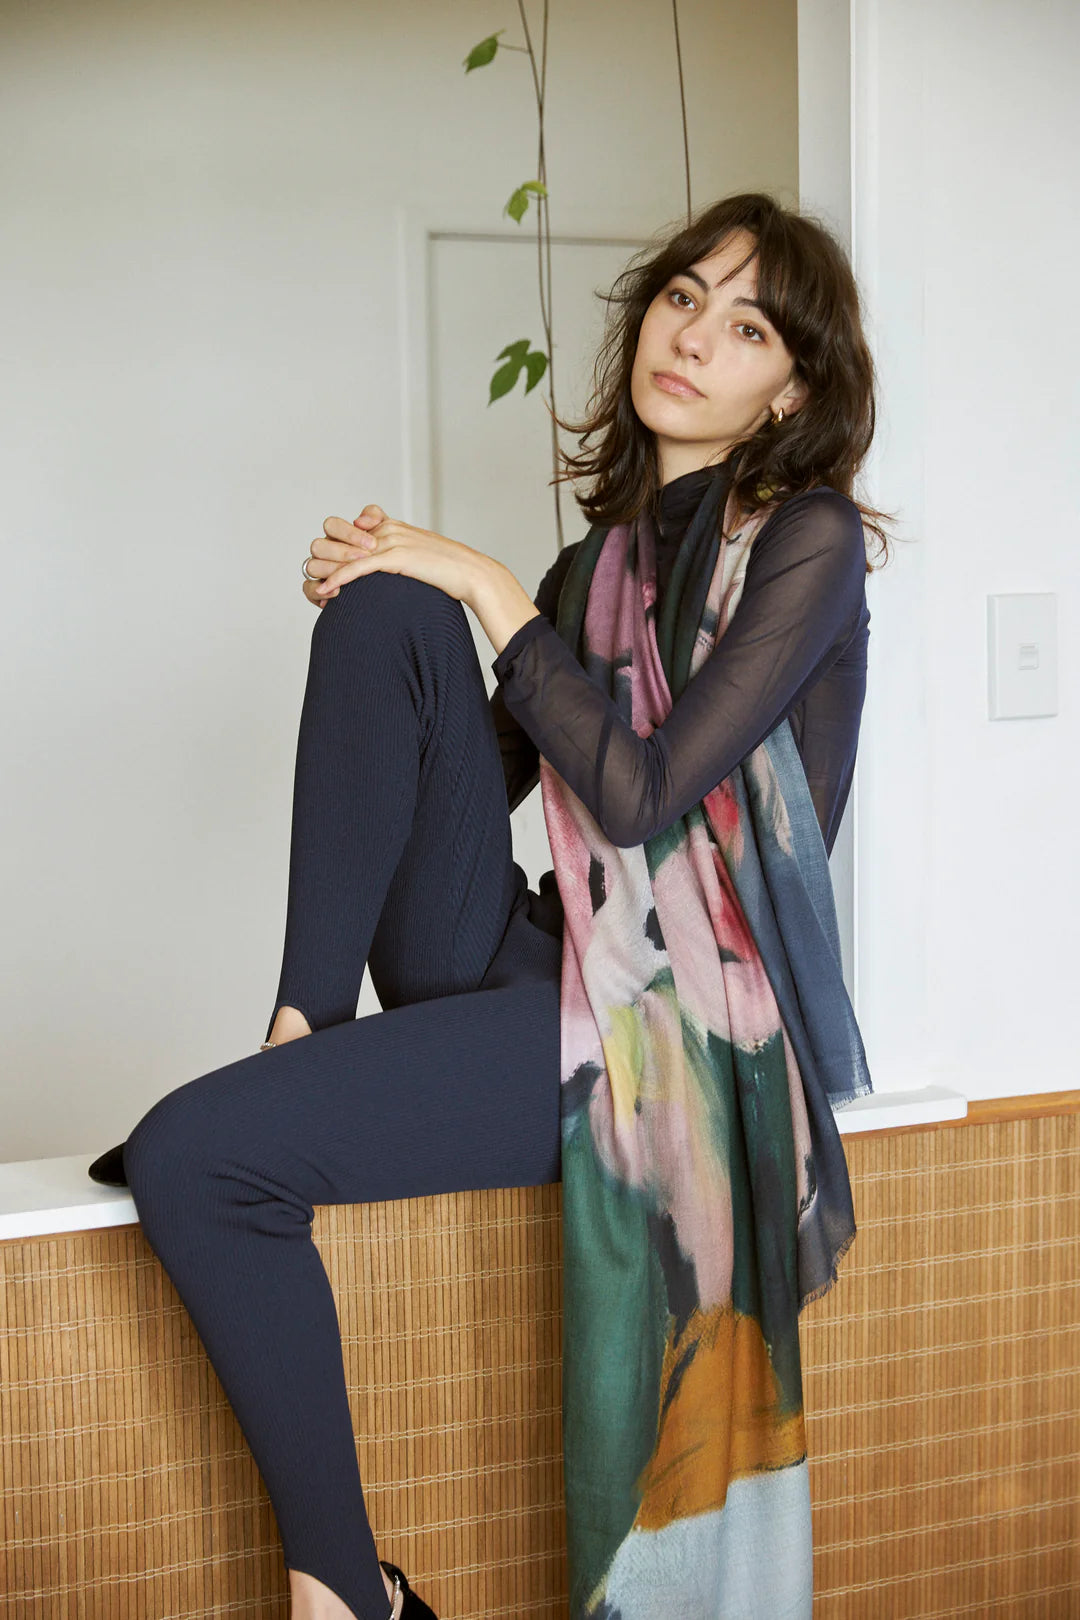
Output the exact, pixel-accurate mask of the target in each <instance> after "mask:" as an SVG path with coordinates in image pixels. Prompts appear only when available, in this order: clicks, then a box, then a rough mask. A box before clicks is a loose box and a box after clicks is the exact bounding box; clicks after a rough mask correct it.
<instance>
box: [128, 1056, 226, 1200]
mask: <svg viewBox="0 0 1080 1620" xmlns="http://www.w3.org/2000/svg"><path fill="white" fill-rule="evenodd" d="M187 1092H188V1087H187V1086H181V1087H179V1088H178V1090H176V1091H172V1092H169V1093H168V1094H167V1095H166V1096H164V1097H162V1098H161V1099H160V1101H159V1102H156V1103H155V1104H154V1106H153V1107H152V1108H151V1109H149V1111H148V1112H147V1113H145V1114H144V1115H143V1117H142V1119H140V1120H139V1122H138V1124H137V1125H136V1126H135V1128H134V1129H133V1130H132V1131H130V1132H129V1134H128V1139H127V1141H126V1142H125V1143H124V1175H125V1177H126V1178H127V1184H128V1187H129V1188H130V1190H131V1196H132V1199H133V1201H134V1203H135V1207H136V1209H137V1210H138V1211H139V1216H140V1219H142V1217H143V1215H144V1213H145V1212H146V1211H148V1210H150V1209H152V1208H154V1207H155V1206H158V1205H160V1204H163V1203H165V1202H166V1201H169V1200H171V1199H172V1198H175V1197H176V1195H177V1192H178V1190H179V1188H180V1186H181V1184H184V1183H186V1184H187V1185H188V1186H190V1184H191V1179H192V1177H197V1176H198V1175H199V1173H200V1171H201V1170H202V1169H203V1168H204V1157H205V1154H206V1152H207V1132H206V1130H205V1123H204V1126H203V1128H202V1129H200V1128H199V1127H198V1123H197V1115H198V1112H199V1108H198V1102H197V1099H196V1098H195V1097H194V1096H193V1095H185V1093H187Z"/></svg>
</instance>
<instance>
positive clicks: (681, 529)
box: [657, 457, 731, 547]
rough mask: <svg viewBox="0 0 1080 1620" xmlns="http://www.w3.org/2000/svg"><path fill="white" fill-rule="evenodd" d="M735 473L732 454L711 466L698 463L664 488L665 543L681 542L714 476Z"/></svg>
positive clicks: (662, 532) (661, 538) (659, 536)
mask: <svg viewBox="0 0 1080 1620" xmlns="http://www.w3.org/2000/svg"><path fill="white" fill-rule="evenodd" d="M730 474H731V465H730V457H726V458H725V459H724V460H723V461H718V462H713V463H712V465H711V466H708V467H695V468H693V469H692V470H691V471H690V472H687V473H681V474H680V475H679V477H678V478H673V479H671V481H670V482H669V483H667V484H665V485H664V486H663V488H662V489H661V491H660V503H659V504H660V523H659V532H658V534H657V540H658V543H659V544H660V545H662V546H665V547H666V546H678V545H679V544H680V542H681V540H682V537H683V535H684V534H685V533H686V531H687V529H688V528H689V525H690V519H691V518H692V517H693V515H694V513H695V512H696V511H697V508H698V506H699V505H700V503H701V498H702V496H703V495H704V494H705V491H706V490H707V489H708V487H709V485H710V484H711V483H712V480H713V479H714V478H724V479H727V478H728V477H730Z"/></svg>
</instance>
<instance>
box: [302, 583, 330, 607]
mask: <svg viewBox="0 0 1080 1620" xmlns="http://www.w3.org/2000/svg"><path fill="white" fill-rule="evenodd" d="M318 588H319V582H318V580H305V582H304V587H303V589H304V595H305V596H306V597H307V599H308V601H309V602H314V604H315V606H316V607H320V608H321V607H325V606H326V604H327V602H329V601H331V600H332V599H333V598H334V597H335V596H336V595H337V591H336V590H335V591H327V593H326V595H325V596H319V594H318Z"/></svg>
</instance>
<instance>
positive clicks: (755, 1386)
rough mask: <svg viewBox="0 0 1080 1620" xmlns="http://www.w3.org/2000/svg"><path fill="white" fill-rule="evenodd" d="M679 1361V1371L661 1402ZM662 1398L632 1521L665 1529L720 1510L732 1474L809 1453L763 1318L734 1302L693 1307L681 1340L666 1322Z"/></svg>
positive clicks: (787, 1462)
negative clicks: (785, 1406) (782, 1401)
mask: <svg viewBox="0 0 1080 1620" xmlns="http://www.w3.org/2000/svg"><path fill="white" fill-rule="evenodd" d="M691 1348H693V1354H692V1356H691V1358H690V1360H689V1362H688V1363H686V1357H687V1356H688V1355H690V1352H691ZM679 1366H682V1367H683V1372H682V1377H681V1379H680V1381H679V1385H678V1388H677V1390H676V1392H675V1394H674V1396H673V1397H672V1400H671V1405H670V1406H669V1407H668V1408H667V1410H666V1411H664V1401H665V1399H666V1397H667V1391H668V1387H669V1385H670V1383H671V1379H672V1375H673V1374H674V1373H675V1371H676V1369H677V1367H679ZM660 1404H661V1411H663V1413H664V1415H663V1418H662V1419H661V1424H660V1433H659V1436H658V1438H657V1444H656V1449H655V1450H654V1452H653V1455H652V1458H651V1459H650V1461H649V1462H648V1463H647V1464H646V1466H645V1467H644V1468H643V1469H642V1471H641V1475H640V1476H639V1479H638V1487H639V1489H640V1490H641V1492H642V1501H641V1506H640V1507H639V1508H638V1511H637V1517H636V1518H635V1520H634V1529H635V1530H662V1529H663V1528H664V1526H665V1525H668V1524H671V1523H672V1521H673V1520H675V1519H686V1518H690V1517H691V1516H692V1515H694V1514H697V1513H710V1512H715V1511H716V1510H717V1509H718V1508H722V1507H723V1505H724V1502H725V1500H726V1498H727V1489H728V1482H729V1480H732V1479H736V1478H738V1477H739V1475H743V1474H757V1473H761V1472H763V1471H764V1470H766V1469H770V1468H785V1467H788V1466H789V1465H791V1464H793V1463H797V1462H801V1460H802V1459H803V1457H805V1455H806V1425H805V1420H804V1415H803V1411H802V1408H800V1409H799V1411H797V1412H786V1413H783V1412H781V1411H780V1409H779V1387H778V1385H777V1381H776V1376H775V1374H774V1372H773V1369H772V1362H771V1361H770V1360H769V1352H768V1349H767V1347H766V1344H765V1340H764V1338H763V1337H762V1333H761V1325H760V1323H759V1322H757V1321H756V1320H755V1318H754V1317H752V1316H743V1315H742V1314H741V1313H736V1312H734V1311H733V1310H732V1309H731V1307H730V1305H717V1306H714V1307H713V1308H712V1309H710V1310H708V1311H701V1310H696V1311H694V1313H693V1315H692V1316H691V1317H690V1320H689V1321H688V1323H687V1324H686V1327H685V1328H684V1329H683V1332H682V1335H681V1337H680V1339H679V1345H678V1348H676V1347H675V1346H674V1344H673V1342H672V1337H671V1330H670V1328H669V1331H668V1342H667V1345H666V1347H665V1350H664V1365H663V1370H662V1372H661V1377H660Z"/></svg>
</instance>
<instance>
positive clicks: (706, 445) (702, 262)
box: [630, 230, 807, 484]
mask: <svg viewBox="0 0 1080 1620" xmlns="http://www.w3.org/2000/svg"><path fill="white" fill-rule="evenodd" d="M753 245H754V239H753V237H752V236H750V234H749V233H748V232H746V231H743V230H740V231H738V232H736V233H735V235H734V236H733V237H732V239H731V240H730V241H729V242H728V244H727V245H726V246H725V247H722V248H718V249H717V250H716V252H714V253H711V254H710V255H709V257H708V258H706V259H699V260H698V261H697V263H695V264H694V265H692V266H691V267H690V269H689V270H686V271H683V272H681V273H680V274H679V275H675V276H672V278H671V280H670V281H669V282H668V284H667V286H666V287H664V288H662V289H661V291H660V292H659V293H658V294H657V295H656V297H655V298H654V299H653V301H652V303H651V304H650V305H649V307H648V309H647V310H646V311H645V317H644V319H643V321H642V323H641V330H640V332H639V333H638V343H637V351H636V353H635V355H634V365H633V369H632V371H631V374H630V397H631V399H632V401H633V405H634V409H635V411H636V412H637V414H638V416H639V417H640V418H641V420H642V422H644V424H645V426H646V427H647V428H651V429H652V431H653V433H654V434H655V435H656V446H657V451H658V454H659V458H660V470H661V477H660V481H661V483H662V484H668V483H670V482H671V480H672V479H673V478H678V477H679V476H680V475H681V474H682V473H685V472H691V471H693V470H694V469H695V468H698V467H704V466H705V465H706V464H707V463H711V462H717V461H721V460H723V459H724V457H725V456H726V455H727V453H728V451H729V450H731V449H732V448H733V446H734V445H736V444H739V443H741V442H742V441H743V440H745V439H747V438H749V437H750V435H751V434H752V433H754V432H755V431H756V430H757V428H759V427H760V426H761V425H762V423H763V422H766V421H767V420H768V419H769V417H770V416H771V415H772V414H773V413H774V412H776V411H778V410H780V409H783V411H784V414H785V415H786V416H790V415H793V414H794V412H795V411H796V410H797V409H798V408H799V406H800V405H801V404H802V402H803V400H804V399H805V397H806V393H807V388H806V384H805V383H804V382H802V381H801V380H800V379H798V378H796V377H795V375H794V357H793V356H792V355H791V354H790V352H789V351H788V349H787V348H786V347H785V345H784V343H783V341H782V339H781V337H780V334H779V332H777V331H776V329H775V327H773V326H772V325H771V324H770V322H769V321H768V320H767V319H766V317H765V315H764V314H763V313H762V311H761V310H760V309H757V308H755V307H754V299H755V298H756V296H757V260H756V258H754V259H751V260H750V261H749V262H748V263H747V264H746V265H745V267H744V268H743V269H742V270H741V271H740V272H739V274H738V275H737V276H732V278H731V280H730V281H726V282H723V284H722V285H719V283H720V282H721V278H722V277H723V276H725V275H727V273H728V271H729V270H731V269H732V268H733V267H734V266H735V265H736V264H738V263H739V261H740V260H741V259H743V258H745V257H746V254H747V253H748V252H749V251H750V249H751V247H752V246H753ZM658 373H668V374H669V375H674V376H675V377H676V378H683V379H685V380H686V381H687V382H689V383H691V384H692V385H693V387H694V388H695V389H697V390H698V392H697V393H686V392H684V393H672V392H668V391H666V390H665V389H664V388H663V387H662V386H661V383H660V382H659V381H658V380H657V374H658Z"/></svg>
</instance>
